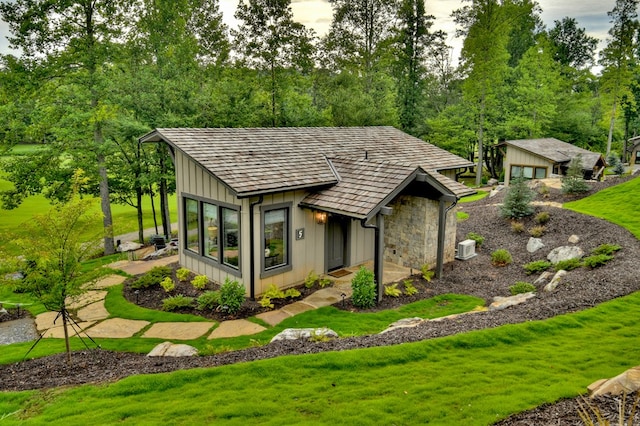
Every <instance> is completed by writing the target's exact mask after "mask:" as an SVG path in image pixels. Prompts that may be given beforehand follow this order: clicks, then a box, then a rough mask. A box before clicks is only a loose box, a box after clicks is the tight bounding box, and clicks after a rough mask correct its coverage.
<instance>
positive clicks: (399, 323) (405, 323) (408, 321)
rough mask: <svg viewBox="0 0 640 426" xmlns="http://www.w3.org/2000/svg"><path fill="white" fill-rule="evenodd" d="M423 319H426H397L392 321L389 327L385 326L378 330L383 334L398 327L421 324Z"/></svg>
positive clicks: (411, 326)
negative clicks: (383, 328)
mask: <svg viewBox="0 0 640 426" xmlns="http://www.w3.org/2000/svg"><path fill="white" fill-rule="evenodd" d="M425 321H427V320H425V319H422V318H420V317H414V318H403V319H401V320H398V321H396V322H394V323H392V324H391V325H389V327H387V328H386V329H385V330H382V331H381V332H380V334H384V333H387V332H389V331H393V330H397V329H399V328H413V327H417V326H418V325H420V324H422V323H423V322H425Z"/></svg>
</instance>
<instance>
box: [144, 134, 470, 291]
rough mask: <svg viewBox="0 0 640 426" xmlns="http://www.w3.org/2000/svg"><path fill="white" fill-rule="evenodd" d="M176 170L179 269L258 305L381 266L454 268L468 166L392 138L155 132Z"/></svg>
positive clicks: (403, 137) (151, 137)
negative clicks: (317, 280)
mask: <svg viewBox="0 0 640 426" xmlns="http://www.w3.org/2000/svg"><path fill="white" fill-rule="evenodd" d="M140 141H141V142H163V143H166V144H167V145H168V146H169V149H170V151H171V153H172V155H173V158H174V162H175V169H176V188H177V195H178V197H177V198H178V202H179V209H178V211H179V218H178V222H179V231H180V234H179V239H180V248H179V254H180V263H181V264H182V265H183V266H185V267H187V268H189V269H191V270H192V271H194V272H197V273H200V274H206V275H207V276H208V277H209V278H211V279H212V280H214V281H217V282H223V281H224V280H225V278H226V277H232V278H235V279H238V280H239V281H240V282H243V283H244V284H245V286H246V288H247V293H248V294H249V295H250V296H251V297H255V296H256V295H259V294H261V293H263V292H264V291H265V290H266V289H267V288H268V287H269V286H270V285H271V284H275V285H276V286H278V287H280V288H285V287H289V286H293V285H296V284H299V283H301V282H302V281H304V279H305V277H306V276H307V274H308V273H309V272H310V271H312V270H313V271H315V272H317V273H325V272H327V271H330V270H333V269H339V268H342V267H345V266H352V265H358V264H360V263H363V262H365V261H369V260H372V259H373V260H374V261H375V264H376V275H377V276H378V274H380V275H379V276H381V268H382V264H383V262H384V261H390V262H395V263H397V264H400V265H403V266H409V267H414V268H419V267H420V266H422V265H423V264H425V263H428V264H430V265H432V266H436V265H440V266H441V265H442V263H444V262H447V261H450V260H453V258H454V255H455V227H456V217H455V212H454V211H452V210H451V208H450V207H451V206H452V205H453V204H454V203H455V202H456V201H457V199H458V197H460V196H464V195H467V194H471V193H473V192H475V191H473V190H471V189H469V188H467V187H465V186H464V185H462V184H460V183H458V182H456V181H455V176H456V170H457V169H459V168H465V167H469V166H472V164H471V163H470V162H469V161H467V160H464V159H462V158H460V157H458V156H456V155H453V154H451V153H449V152H447V151H444V150H442V149H440V148H437V147H435V146H433V145H430V144H428V143H426V142H424V141H422V140H420V139H417V138H414V137H412V136H410V135H407V134H405V133H403V132H401V131H399V130H397V129H395V128H393V127H360V128H261V129H156V130H154V131H152V132H150V133H149V134H147V135H145V136H143V137H142V138H140Z"/></svg>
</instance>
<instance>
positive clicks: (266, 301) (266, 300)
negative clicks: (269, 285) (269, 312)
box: [258, 295, 276, 309]
mask: <svg viewBox="0 0 640 426" xmlns="http://www.w3.org/2000/svg"><path fill="white" fill-rule="evenodd" d="M258 303H259V304H260V306H262V307H263V308H269V309H273V308H275V307H276V305H274V304H273V303H271V298H270V297H267V296H265V295H263V296H262V298H261V299H260V300H259V301H258Z"/></svg>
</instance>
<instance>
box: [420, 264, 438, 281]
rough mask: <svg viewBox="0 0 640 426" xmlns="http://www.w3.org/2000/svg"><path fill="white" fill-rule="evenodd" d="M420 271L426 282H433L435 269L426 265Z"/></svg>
mask: <svg viewBox="0 0 640 426" xmlns="http://www.w3.org/2000/svg"><path fill="white" fill-rule="evenodd" d="M420 271H421V272H422V278H424V279H425V281H427V282H429V283H430V282H431V280H432V279H433V276H434V275H435V274H436V271H434V270H433V269H431V268H429V265H428V264H426V263H425V264H424V265H422V267H421V268H420Z"/></svg>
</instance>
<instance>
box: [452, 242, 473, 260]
mask: <svg viewBox="0 0 640 426" xmlns="http://www.w3.org/2000/svg"><path fill="white" fill-rule="evenodd" d="M456 251H457V253H456V259H460V260H469V259H471V258H474V257H476V256H477V254H476V242H475V241H474V240H464V241H460V242H459V243H458V250H456Z"/></svg>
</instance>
